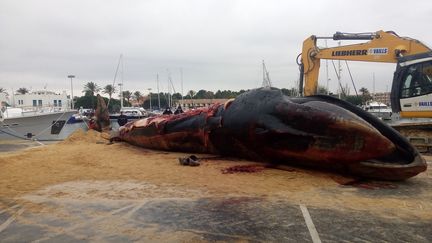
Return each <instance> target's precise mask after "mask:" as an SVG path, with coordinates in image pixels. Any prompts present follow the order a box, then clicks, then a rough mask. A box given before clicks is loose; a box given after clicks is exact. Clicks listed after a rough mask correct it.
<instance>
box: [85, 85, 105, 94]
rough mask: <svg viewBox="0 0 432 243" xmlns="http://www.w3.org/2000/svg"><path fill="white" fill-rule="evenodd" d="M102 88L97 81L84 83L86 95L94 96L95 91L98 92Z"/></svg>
mask: <svg viewBox="0 0 432 243" xmlns="http://www.w3.org/2000/svg"><path fill="white" fill-rule="evenodd" d="M100 90H101V89H100V88H99V86H98V85H97V84H96V83H93V82H88V83H86V84H85V85H84V90H83V92H84V93H85V95H89V96H94V95H95V93H98V92H99V91H100Z"/></svg>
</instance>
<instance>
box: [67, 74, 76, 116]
mask: <svg viewBox="0 0 432 243" xmlns="http://www.w3.org/2000/svg"><path fill="white" fill-rule="evenodd" d="M67 77H68V78H70V79H71V101H72V102H71V109H72V110H73V108H74V101H73V86H72V79H73V78H75V75H68V76H67Z"/></svg>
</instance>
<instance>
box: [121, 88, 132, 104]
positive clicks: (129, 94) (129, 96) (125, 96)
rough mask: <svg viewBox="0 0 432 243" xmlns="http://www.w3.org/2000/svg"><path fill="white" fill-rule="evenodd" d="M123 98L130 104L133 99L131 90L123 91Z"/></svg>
mask: <svg viewBox="0 0 432 243" xmlns="http://www.w3.org/2000/svg"><path fill="white" fill-rule="evenodd" d="M123 98H124V99H126V100H127V102H128V103H129V104H130V102H129V101H130V99H131V98H132V93H131V92H130V91H129V90H126V91H123Z"/></svg>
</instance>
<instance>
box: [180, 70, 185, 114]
mask: <svg viewBox="0 0 432 243" xmlns="http://www.w3.org/2000/svg"><path fill="white" fill-rule="evenodd" d="M180 77H181V97H182V106H183V104H184V102H183V68H180Z"/></svg>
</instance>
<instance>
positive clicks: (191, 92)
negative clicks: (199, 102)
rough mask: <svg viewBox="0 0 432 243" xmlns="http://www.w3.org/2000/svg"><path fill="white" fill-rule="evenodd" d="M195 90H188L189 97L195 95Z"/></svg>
mask: <svg viewBox="0 0 432 243" xmlns="http://www.w3.org/2000/svg"><path fill="white" fill-rule="evenodd" d="M195 94H196V92H195V91H193V90H189V92H188V95H189V96H190V97H191V99H193V97H194V96H195Z"/></svg>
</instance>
